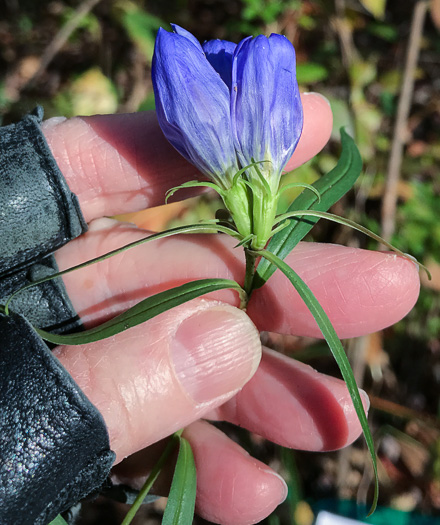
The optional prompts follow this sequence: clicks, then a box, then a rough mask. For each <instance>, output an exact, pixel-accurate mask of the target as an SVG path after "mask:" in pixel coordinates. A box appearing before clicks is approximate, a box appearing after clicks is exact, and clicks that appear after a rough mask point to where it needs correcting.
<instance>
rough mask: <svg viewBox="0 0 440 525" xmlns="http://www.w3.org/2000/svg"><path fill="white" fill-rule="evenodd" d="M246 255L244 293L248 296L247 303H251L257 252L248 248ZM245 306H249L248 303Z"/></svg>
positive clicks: (245, 251) (245, 250)
mask: <svg viewBox="0 0 440 525" xmlns="http://www.w3.org/2000/svg"><path fill="white" fill-rule="evenodd" d="M244 253H245V256H246V274H245V277H244V291H245V292H246V294H247V301H249V298H250V296H251V293H252V282H253V280H254V275H255V271H256V266H255V262H256V260H257V255H256V253H255V252H253V251H250V250H248V249H247V248H245V249H244ZM245 306H247V302H246V305H245Z"/></svg>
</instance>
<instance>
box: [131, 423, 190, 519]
mask: <svg viewBox="0 0 440 525" xmlns="http://www.w3.org/2000/svg"><path fill="white" fill-rule="evenodd" d="M181 434H182V430H179V431H178V432H176V433H175V434H174V435H173V436H172V438H171V439H170V440H169V442H168V444H167V446H166V447H165V450H164V451H163V452H162V455H161V456H160V458H159V461H158V462H157V463H156V464H155V465H154V467H153V470H152V471H151V473H150V475H149V476H148V478H147V480H146V481H145V483H144V485H143V487H142V488H141V490H140V491H139V494H138V495H137V497H136V499H135V500H134V503H133V505H132V506H131V507H130V510H129V511H128V512H127V514H126V516H125V518H124V521H123V522H122V523H121V525H129V524H130V523H131V522H132V520H133V518H134V517H135V515H136V512H137V511H138V510H139V507H140V506H141V505H142V502H143V501H144V499H145V497H146V496H147V494H148V493H149V492H150V489H151V487H152V486H153V484H154V482H155V481H156V479H157V477H158V476H159V474H160V472H161V470H162V469H163V467H164V465H165V463H166V461H167V460H168V458H169V457H170V456H171V453H172V452H173V450H174V449H175V448H176V446H177V444H178V443H179V440H180V436H181Z"/></svg>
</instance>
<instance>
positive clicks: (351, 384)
mask: <svg viewBox="0 0 440 525" xmlns="http://www.w3.org/2000/svg"><path fill="white" fill-rule="evenodd" d="M255 254H256V255H261V256H262V257H264V258H265V259H266V260H267V261H268V262H269V263H270V264H272V265H273V266H274V267H275V268H278V269H279V270H281V271H282V272H283V273H284V275H285V276H286V277H287V278H288V279H289V281H290V282H291V283H292V285H293V286H294V288H295V289H296V291H297V292H298V294H299V295H300V297H301V299H302V300H303V301H304V303H305V304H306V305H307V308H308V309H309V311H310V313H311V314H312V315H313V317H314V319H315V321H316V323H317V325H318V327H319V329H320V330H321V332H322V335H323V336H324V338H325V340H326V341H327V344H328V346H329V348H330V350H331V352H332V354H333V357H334V358H335V361H336V363H337V365H338V367H339V370H340V371H341V374H342V377H343V379H344V381H345V384H346V385H347V389H348V392H349V393H350V397H351V399H352V401H353V405H354V408H355V410H356V414H357V416H358V418H359V422H360V424H361V427H362V431H363V433H364V437H365V441H366V443H367V447H368V451H369V453H370V456H371V462H372V465H373V471H374V480H375V481H374V497H373V503H372V506H371V509H370V512H369V514H368V515H369V516H370V515H371V514H372V513H373V512H374V511H375V509H376V506H377V500H378V497H379V477H378V472H377V459H376V451H375V449H374V441H373V436H372V435H371V431H370V427H369V426H368V420H367V416H366V414H365V410H364V407H363V405H362V400H361V396H360V394H359V389H358V387H357V384H356V380H355V378H354V375H353V371H352V369H351V366H350V362H349V361H348V358H347V356H346V354H345V351H344V348H343V346H342V343H341V341H340V340H339V337H338V335H337V334H336V331H335V329H334V328H333V325H332V324H331V322H330V319H329V318H328V316H327V314H326V313H325V311H324V309H323V308H322V306H321V305H320V304H319V301H318V300H317V299H316V297H315V296H314V294H313V292H312V291H311V290H310V288H309V287H308V286H307V284H306V283H305V282H304V281H303V280H302V279H301V277H300V276H299V275H298V274H297V273H296V272H294V270H292V268H290V266H289V265H288V264H286V263H285V262H284V261H283V260H281V259H280V258H279V257H277V256H276V255H274V254H273V253H271V252H269V251H267V250H261V251H258V252H255Z"/></svg>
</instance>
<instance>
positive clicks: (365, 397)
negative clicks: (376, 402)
mask: <svg viewBox="0 0 440 525" xmlns="http://www.w3.org/2000/svg"><path fill="white" fill-rule="evenodd" d="M359 394H360V395H361V397H363V399H364V401H365V403H364V408H365V412H366V413H367V414H368V410H369V409H370V398H369V397H368V394H367V393H366V392H365V390H362V388H359Z"/></svg>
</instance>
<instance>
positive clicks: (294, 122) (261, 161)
mask: <svg viewBox="0 0 440 525" xmlns="http://www.w3.org/2000/svg"><path fill="white" fill-rule="evenodd" d="M172 27H173V30H174V32H173V33H169V32H167V31H165V30H163V29H160V30H159V32H158V35H157V39H156V46H155V51H154V57H153V69H152V80H153V87H154V93H155V97H156V110H157V116H158V120H159V124H160V127H161V128H162V131H163V132H164V134H165V136H166V137H167V139H168V140H169V141H170V142H171V144H172V145H173V146H174V147H175V148H176V149H177V150H178V151H179V152H180V153H181V154H182V155H183V156H184V157H185V158H186V159H187V160H189V161H190V162H191V163H192V164H194V165H195V166H196V167H197V168H198V169H199V170H200V171H201V172H202V173H204V174H205V175H206V176H207V177H208V178H210V179H211V180H212V181H213V183H214V184H215V186H216V189H217V190H218V191H219V193H220V195H221V196H222V198H223V200H224V202H225V205H226V207H227V208H228V210H229V211H230V212H231V216H232V218H233V220H234V222H235V224H236V227H237V229H238V231H239V233H240V234H241V236H242V238H249V239H250V240H251V244H250V245H251V246H252V247H253V248H255V249H260V248H263V247H264V245H265V244H266V242H267V240H268V239H269V237H270V234H271V230H272V226H273V223H274V220H275V214H276V207H277V202H278V196H279V183H280V177H281V173H282V170H283V168H284V166H285V165H286V163H287V161H288V160H289V158H290V157H291V155H292V153H293V151H294V150H295V148H296V145H297V143H298V140H299V138H300V136H301V131H302V126H303V113H302V105H301V100H300V96H299V90H298V84H297V81H296V69H295V50H294V48H293V46H292V44H291V43H290V42H289V41H288V40H287V38H285V37H284V36H281V35H277V34H272V35H271V36H270V37H269V38H267V37H265V36H262V35H260V36H258V37H257V38H252V37H248V38H245V39H244V40H242V41H241V42H240V43H239V44H238V45H236V44H234V43H232V42H228V41H224V40H211V41H208V42H205V43H204V44H203V46H201V45H200V44H199V42H198V41H197V40H196V38H195V37H194V36H193V35H192V34H191V33H189V32H188V31H186V30H185V29H183V28H181V27H179V26H177V25H173V26H172ZM244 168H246V169H244ZM238 172H240V174H239V175H237V173H238Z"/></svg>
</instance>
